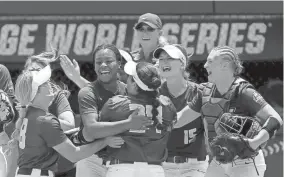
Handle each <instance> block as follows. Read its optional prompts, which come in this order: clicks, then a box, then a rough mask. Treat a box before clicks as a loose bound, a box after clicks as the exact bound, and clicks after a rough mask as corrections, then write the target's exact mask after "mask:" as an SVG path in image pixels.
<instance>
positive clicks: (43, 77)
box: [31, 65, 51, 100]
mask: <svg viewBox="0 0 284 177" xmlns="http://www.w3.org/2000/svg"><path fill="white" fill-rule="evenodd" d="M31 72H32V75H33V82H32V97H31V100H33V99H34V98H35V96H36V93H37V91H38V87H39V86H41V85H42V84H44V83H45V82H47V81H48V80H49V79H50V77H51V68H50V65H47V66H46V67H44V68H43V69H42V70H40V71H31Z"/></svg>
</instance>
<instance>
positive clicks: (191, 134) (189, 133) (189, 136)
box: [184, 128, 196, 144]
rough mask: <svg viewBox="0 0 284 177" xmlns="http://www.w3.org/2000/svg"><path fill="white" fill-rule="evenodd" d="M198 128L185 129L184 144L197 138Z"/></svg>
mask: <svg viewBox="0 0 284 177" xmlns="http://www.w3.org/2000/svg"><path fill="white" fill-rule="evenodd" d="M195 132H196V128H193V129H190V130H184V144H190V143H192V142H194V141H195V139H196V134H195Z"/></svg>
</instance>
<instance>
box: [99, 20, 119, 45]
mask: <svg viewBox="0 0 284 177" xmlns="http://www.w3.org/2000/svg"><path fill="white" fill-rule="evenodd" d="M115 33H116V26H115V25H114V24H99V26H98V34H97V37H96V45H95V47H97V46H99V45H101V44H112V43H113V42H114V40H115V37H116V35H115Z"/></svg>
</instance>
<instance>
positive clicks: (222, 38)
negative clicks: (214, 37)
mask: <svg viewBox="0 0 284 177" xmlns="http://www.w3.org/2000/svg"><path fill="white" fill-rule="evenodd" d="M228 31H229V23H222V24H221V29H220V33H219V41H218V45H226V41H227V38H228Z"/></svg>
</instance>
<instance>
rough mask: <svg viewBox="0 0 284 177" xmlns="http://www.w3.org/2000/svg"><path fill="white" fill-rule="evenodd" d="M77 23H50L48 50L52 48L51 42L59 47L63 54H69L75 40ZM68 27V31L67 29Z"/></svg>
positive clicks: (47, 28)
mask: <svg viewBox="0 0 284 177" xmlns="http://www.w3.org/2000/svg"><path fill="white" fill-rule="evenodd" d="M76 26H77V25H76V24H69V25H68V28H67V25H66V24H56V25H54V24H48V25H47V27H46V45H45V46H46V50H50V46H49V44H50V43H51V44H52V46H53V47H54V48H56V49H58V52H59V53H61V54H69V51H70V47H71V44H72V42H73V38H74V33H75V30H76ZM66 28H67V31H66Z"/></svg>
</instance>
